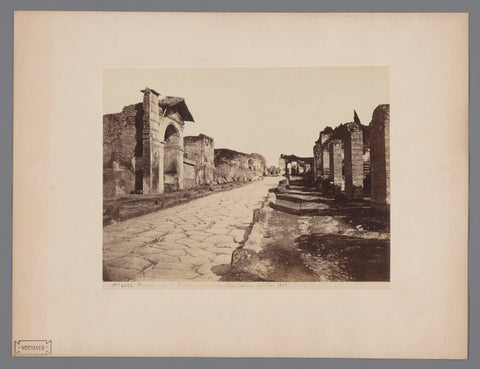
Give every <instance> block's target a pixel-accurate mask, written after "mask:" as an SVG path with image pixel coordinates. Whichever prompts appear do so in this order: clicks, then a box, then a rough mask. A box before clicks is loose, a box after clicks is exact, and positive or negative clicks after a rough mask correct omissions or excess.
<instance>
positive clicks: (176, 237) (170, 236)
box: [162, 232, 185, 242]
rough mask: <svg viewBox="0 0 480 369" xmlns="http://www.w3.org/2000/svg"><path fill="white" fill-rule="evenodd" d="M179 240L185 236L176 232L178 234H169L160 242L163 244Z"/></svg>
mask: <svg viewBox="0 0 480 369" xmlns="http://www.w3.org/2000/svg"><path fill="white" fill-rule="evenodd" d="M181 238H185V234H184V233H182V232H178V233H169V234H167V235H165V236H164V237H163V239H162V241H164V242H168V241H176V240H179V239H181Z"/></svg>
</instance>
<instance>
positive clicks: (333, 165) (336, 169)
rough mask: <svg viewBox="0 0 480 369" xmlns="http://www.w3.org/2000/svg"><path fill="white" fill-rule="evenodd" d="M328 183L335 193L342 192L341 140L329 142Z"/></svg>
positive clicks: (336, 139) (343, 183)
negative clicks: (329, 182)
mask: <svg viewBox="0 0 480 369" xmlns="http://www.w3.org/2000/svg"><path fill="white" fill-rule="evenodd" d="M329 158H330V165H329V166H330V181H331V183H332V185H333V188H334V190H335V191H342V190H343V189H344V185H345V182H344V180H343V140H341V139H338V138H335V139H333V140H331V141H329Z"/></svg>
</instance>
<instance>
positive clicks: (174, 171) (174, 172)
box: [163, 124, 183, 191]
mask: <svg viewBox="0 0 480 369" xmlns="http://www.w3.org/2000/svg"><path fill="white" fill-rule="evenodd" d="M164 142H165V144H164V154H163V177H164V184H165V190H167V191H168V190H176V189H180V188H182V184H183V181H182V178H181V174H182V165H183V150H182V140H181V137H180V133H179V131H178V130H177V128H176V127H175V126H174V125H173V124H169V125H168V126H167V128H166V129H165V135H164Z"/></svg>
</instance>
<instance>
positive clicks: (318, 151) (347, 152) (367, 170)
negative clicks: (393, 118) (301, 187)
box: [313, 104, 390, 204]
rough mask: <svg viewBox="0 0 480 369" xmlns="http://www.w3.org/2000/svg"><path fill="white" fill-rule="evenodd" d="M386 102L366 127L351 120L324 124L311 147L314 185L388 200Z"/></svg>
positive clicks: (348, 195) (358, 196) (379, 201)
mask: <svg viewBox="0 0 480 369" xmlns="http://www.w3.org/2000/svg"><path fill="white" fill-rule="evenodd" d="M389 122H390V113H389V105H388V104H385V105H379V106H378V107H377V108H376V109H375V111H374V113H373V117H372V121H371V122H370V124H369V125H368V126H365V125H363V124H362V123H361V122H360V119H359V118H358V115H357V113H356V112H355V111H354V117H353V122H348V123H344V124H340V125H339V126H337V127H336V128H335V129H332V128H331V127H326V128H325V129H324V130H323V131H321V132H320V136H319V139H318V140H317V141H316V142H315V145H314V146H313V153H314V170H315V181H316V184H317V187H318V188H319V189H322V190H324V191H326V192H329V193H344V194H345V197H346V198H347V199H350V200H355V199H362V198H364V197H370V199H371V201H372V202H374V203H377V204H389V203H390V169H389V157H390V153H389Z"/></svg>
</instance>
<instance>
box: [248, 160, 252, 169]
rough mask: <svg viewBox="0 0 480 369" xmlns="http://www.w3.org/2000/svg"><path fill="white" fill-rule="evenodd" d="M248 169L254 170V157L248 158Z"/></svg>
mask: <svg viewBox="0 0 480 369" xmlns="http://www.w3.org/2000/svg"><path fill="white" fill-rule="evenodd" d="M248 169H250V170H253V159H248Z"/></svg>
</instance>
